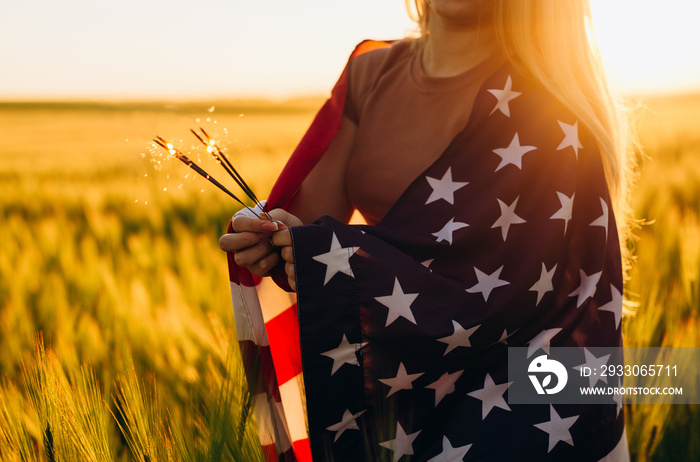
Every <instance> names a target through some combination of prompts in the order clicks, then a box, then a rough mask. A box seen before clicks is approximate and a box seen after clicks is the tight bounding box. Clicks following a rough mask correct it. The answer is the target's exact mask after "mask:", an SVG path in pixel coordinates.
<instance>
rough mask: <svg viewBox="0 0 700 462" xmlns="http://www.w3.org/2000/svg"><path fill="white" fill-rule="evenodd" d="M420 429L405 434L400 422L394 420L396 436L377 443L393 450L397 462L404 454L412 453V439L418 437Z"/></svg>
mask: <svg viewBox="0 0 700 462" xmlns="http://www.w3.org/2000/svg"><path fill="white" fill-rule="evenodd" d="M420 432H421V430H418V431H417V432H415V433H411V434H410V435H407V434H406V432H405V431H404V429H403V427H402V426H401V422H396V438H394V439H393V440H389V441H385V442H383V443H379V445H380V446H382V447H385V448H387V449H389V450H390V451H394V462H398V461H399V459H401V458H402V457H403V456H405V455H406V454H408V455H413V440H415V439H416V438H418V435H419V434H420Z"/></svg>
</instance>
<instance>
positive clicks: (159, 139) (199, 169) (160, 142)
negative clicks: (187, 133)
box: [153, 136, 272, 221]
mask: <svg viewBox="0 0 700 462" xmlns="http://www.w3.org/2000/svg"><path fill="white" fill-rule="evenodd" d="M153 141H154V142H155V143H156V144H157V145H158V146H160V147H161V148H163V149H165V150H166V151H168V152H169V153H170V154H172V155H173V156H174V157H176V158H177V159H178V160H180V161H181V162H183V163H184V164H185V165H187V166H188V167H190V168H191V169H192V170H194V171H195V172H197V173H199V174H200V175H201V176H203V177H204V178H206V179H207V180H208V181H209V182H210V183H212V184H213V185H214V186H216V187H217V188H219V189H220V190H222V191H223V192H225V193H226V194H228V195H229V196H231V197H232V198H233V199H234V200H235V201H236V202H238V203H239V204H241V205H242V206H243V207H245V208H247V209H248V210H249V211H250V212H252V213H253V214H254V215H255V212H254V211H253V210H252V209H251V208H250V207H248V206H247V205H246V204H245V203H244V202H243V201H242V200H240V199H239V198H238V197H236V196H235V195H234V194H233V193H232V192H231V191H229V190H228V189H227V188H226V187H225V186H224V185H222V184H221V183H219V182H218V181H217V180H216V179H215V178H214V177H213V176H211V175H209V174H208V173H207V172H206V171H204V169H203V168H202V167H200V166H199V165H197V164H195V163H194V162H193V161H192V160H190V158H189V157H187V156H186V155H185V154H183V153H182V152H181V151H180V150H178V149H175V147H174V146H173V145H172V144H171V143H168V142H167V141H166V140H165V139H163V138H162V137H160V136H156V138H155V139H154V140H153ZM270 221H272V220H270Z"/></svg>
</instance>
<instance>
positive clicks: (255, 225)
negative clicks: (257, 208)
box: [232, 215, 270, 234]
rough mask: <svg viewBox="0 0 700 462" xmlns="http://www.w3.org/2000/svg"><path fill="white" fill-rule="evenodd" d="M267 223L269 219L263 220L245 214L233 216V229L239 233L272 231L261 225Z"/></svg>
mask: <svg viewBox="0 0 700 462" xmlns="http://www.w3.org/2000/svg"><path fill="white" fill-rule="evenodd" d="M265 223H269V221H267V220H261V219H260V218H251V217H247V216H245V215H235V216H234V217H233V221H232V224H233V230H234V231H235V232H237V233H241V232H245V231H249V232H252V233H267V234H269V233H270V230H265V229H264V228H261V226H262V225H263V224H265Z"/></svg>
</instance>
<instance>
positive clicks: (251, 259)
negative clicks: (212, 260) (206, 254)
mask: <svg viewBox="0 0 700 462" xmlns="http://www.w3.org/2000/svg"><path fill="white" fill-rule="evenodd" d="M270 216H271V217H272V219H273V220H274V221H272V222H271V221H269V220H268V219H267V217H266V216H265V215H261V217H260V218H252V217H250V216H245V215H237V216H235V217H234V218H233V230H234V231H235V233H231V234H224V235H223V236H221V239H219V246H220V247H221V249H222V250H224V251H226V252H235V253H236V254H235V257H234V258H235V261H236V264H237V265H239V266H242V267H245V268H248V270H249V271H250V272H251V273H253V274H255V275H257V276H265V275H266V274H268V273H269V271H270V270H271V269H272V268H274V267H275V266H277V263H278V262H279V254H278V253H277V252H276V251H275V250H276V246H277V244H274V245H273V242H272V237H273V233H275V232H276V231H279V230H287V229H288V228H289V227H292V226H299V225H302V224H303V223H302V222H301V220H299V219H298V218H297V217H295V216H294V215H292V214H290V213H288V212H286V211H284V210H282V209H275V210H272V211H271V212H270ZM287 233H288V231H287ZM285 242H286V240H285ZM289 245H291V236H289ZM280 247H281V246H280ZM285 253H287V252H285ZM289 253H291V247H290V248H289Z"/></svg>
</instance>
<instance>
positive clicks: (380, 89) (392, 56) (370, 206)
mask: <svg viewBox="0 0 700 462" xmlns="http://www.w3.org/2000/svg"><path fill="white" fill-rule="evenodd" d="M412 45H413V44H412V40H401V41H399V42H396V43H394V44H393V45H392V46H391V47H388V48H382V49H378V50H373V51H371V52H368V53H365V54H364V55H361V56H358V57H357V58H355V59H354V60H352V61H351V62H350V65H349V68H348V72H349V79H348V82H349V87H348V97H347V101H346V105H345V112H344V113H345V116H346V117H347V118H348V119H350V120H351V121H352V122H353V123H355V124H356V125H357V133H356V137H355V144H354V148H353V152H352V154H351V156H350V159H349V161H348V166H347V177H346V181H347V190H348V197H349V198H350V200H351V202H352V204H353V205H354V206H355V208H357V210H359V211H360V213H362V215H363V216H364V218H365V220H367V222H368V223H370V224H376V223H377V222H379V221H380V220H381V219H382V218H383V217H384V215H385V214H386V213H387V212H388V211H389V209H390V208H391V206H392V205H393V204H394V203H395V202H396V201H397V200H398V198H399V197H400V196H401V194H402V193H403V191H404V190H405V189H406V188H407V187H408V186H409V185H410V184H411V182H412V181H413V180H414V179H415V178H416V177H417V176H418V175H420V174H421V172H423V171H424V170H425V169H426V168H428V167H429V166H430V165H431V164H432V163H433V162H434V161H435V160H436V159H437V158H438V157H440V155H441V154H442V152H443V151H444V150H445V148H446V147H447V146H448V145H449V143H450V142H451V141H452V139H453V138H454V137H455V136H456V135H457V134H458V133H459V132H460V131H461V130H462V129H463V128H464V127H465V125H466V124H467V121H468V120H469V115H470V113H471V109H472V105H473V103H474V98H475V97H476V93H477V92H478V90H479V88H480V87H481V85H482V84H483V82H484V81H485V80H486V78H488V76H489V75H491V74H492V73H493V72H494V71H495V70H496V69H497V68H498V67H499V66H500V65H501V64H502V63H503V61H504V58H503V57H501V56H494V57H493V58H491V59H489V60H487V61H485V62H483V63H481V64H480V65H478V66H477V67H475V68H473V69H470V70H469V71H467V72H465V73H463V74H459V75H456V76H454V77H431V76H428V75H426V74H425V72H424V71H423V66H422V64H421V54H420V51H419V48H418V47H415V46H412Z"/></svg>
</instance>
